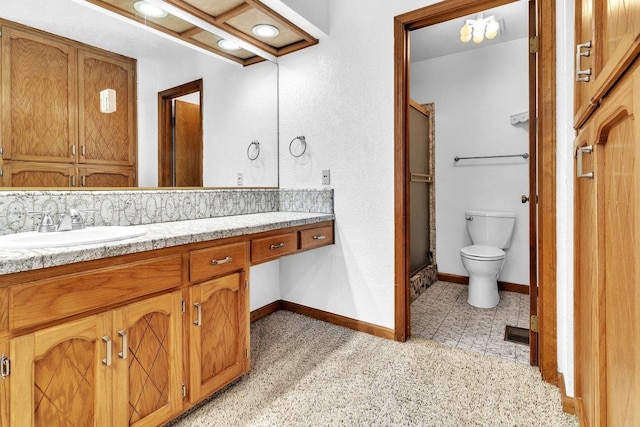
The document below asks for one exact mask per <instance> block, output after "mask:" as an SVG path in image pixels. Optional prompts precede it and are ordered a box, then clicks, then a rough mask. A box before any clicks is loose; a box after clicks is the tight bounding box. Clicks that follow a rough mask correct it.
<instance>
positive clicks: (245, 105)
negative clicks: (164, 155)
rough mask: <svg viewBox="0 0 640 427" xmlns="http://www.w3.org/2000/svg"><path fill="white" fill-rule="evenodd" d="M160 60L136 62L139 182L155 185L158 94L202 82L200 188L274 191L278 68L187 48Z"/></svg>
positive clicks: (151, 58) (276, 157)
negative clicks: (240, 183) (254, 152)
mask: <svg viewBox="0 0 640 427" xmlns="http://www.w3.org/2000/svg"><path fill="white" fill-rule="evenodd" d="M161 56H162V58H161V59H159V60H158V59H155V58H153V57H150V58H149V57H142V58H139V59H138V153H139V164H138V173H139V178H138V184H139V185H140V186H141V187H153V186H156V185H157V184H158V169H157V162H158V149H157V144H158V142H157V141H158V129H157V120H158V119H157V117H158V92H161V91H163V90H165V89H169V88H172V87H175V86H178V85H181V84H183V83H188V82H191V81H194V80H197V79H201V78H202V79H203V87H204V94H203V96H204V101H203V109H202V114H203V121H204V123H203V140H204V165H203V173H204V185H205V186H216V187H234V186H236V177H237V174H238V173H239V172H241V173H243V178H244V186H249V187H250V186H262V187H265V186H267V187H269V186H270V187H276V186H277V185H278V164H277V162H278V155H277V140H278V129H277V108H278V99H277V78H278V72H277V65H276V64H273V63H271V62H263V63H260V64H256V65H252V66H251V67H241V66H239V65H235V64H228V63H226V62H223V61H220V60H219V59H216V58H213V57H210V56H208V55H205V54H202V53H199V52H195V51H193V50H191V49H188V48H182V49H175V50H173V51H171V53H170V54H167V53H165V54H164V55H161ZM253 140H258V141H259V142H260V150H261V151H260V156H259V157H258V158H257V159H256V160H254V161H250V160H249V159H248V157H247V147H248V145H249V144H250V143H251V141H253Z"/></svg>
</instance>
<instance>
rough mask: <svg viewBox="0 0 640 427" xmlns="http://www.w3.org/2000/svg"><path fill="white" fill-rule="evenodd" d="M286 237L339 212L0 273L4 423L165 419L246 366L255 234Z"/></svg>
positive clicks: (325, 228)
mask: <svg viewBox="0 0 640 427" xmlns="http://www.w3.org/2000/svg"><path fill="white" fill-rule="evenodd" d="M283 235H284V236H288V237H290V236H294V240H293V242H294V243H293V244H292V245H291V246H292V247H293V248H294V249H295V251H301V250H306V249H310V248H311V247H315V246H314V245H317V244H318V241H320V242H322V243H321V244H331V243H333V222H326V223H321V224H318V225H315V226H302V227H292V228H289V229H284V230H281V231H280V232H275V231H274V232H268V233H260V234H257V235H249V236H240V237H234V238H229V239H225V240H224V241H222V243H221V242H220V241H211V242H201V243H193V244H188V245H184V246H177V247H172V248H165V249H158V250H154V251H149V252H143V253H138V254H130V255H124V256H121V257H118V258H104V259H99V260H95V261H87V262H82V263H78V264H69V265H64V266H59V267H53V268H50V269H40V270H33V271H28V272H24V273H15V274H11V275H8V276H3V281H2V284H0V374H7V375H6V378H3V379H2V380H0V425H2V426H5V425H7V426H11V427H14V426H29V427H31V426H58V425H60V426H61V425H74V426H82V425H87V426H107V427H111V426H143V425H162V424H164V423H166V422H168V421H170V420H171V419H173V418H175V417H176V416H177V415H178V414H180V413H181V412H184V411H185V410H187V409H188V408H190V407H191V406H193V405H194V404H195V403H197V402H200V401H202V400H203V399H205V398H207V397H208V396H210V395H211V394H213V393H214V392H216V391H217V390H219V389H221V388H222V387H224V386H225V385H227V384H229V383H230V382H232V381H234V380H235V379H237V378H238V377H240V376H241V375H243V374H244V373H246V372H247V371H248V370H249V368H250V336H249V323H250V313H249V263H250V248H251V241H252V238H253V237H255V238H256V239H264V238H273V237H278V238H280V237H281V236H283ZM314 236H316V237H318V236H324V238H316V239H314V238H313V237H314ZM276 240H278V239H276ZM301 241H302V242H305V241H309V242H311V243H309V244H303V246H302V247H300V243H299V242H301ZM5 356H6V357H7V360H8V361H9V362H7V365H6V366H3V365H2V361H3V360H4V359H2V358H3V357H5ZM7 366H10V370H9V372H7V369H6V367H7Z"/></svg>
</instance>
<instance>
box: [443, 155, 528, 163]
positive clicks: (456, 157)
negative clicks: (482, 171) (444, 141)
mask: <svg viewBox="0 0 640 427" xmlns="http://www.w3.org/2000/svg"><path fill="white" fill-rule="evenodd" d="M503 157H522V158H523V159H528V158H529V153H522V154H504V155H501V156H500V155H498V156H473V157H458V156H455V157H454V158H453V161H454V162H457V161H458V160H468V159H498V158H503Z"/></svg>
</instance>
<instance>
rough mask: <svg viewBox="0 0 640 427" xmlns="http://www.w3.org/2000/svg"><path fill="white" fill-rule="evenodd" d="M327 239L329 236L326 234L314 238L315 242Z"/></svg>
mask: <svg viewBox="0 0 640 427" xmlns="http://www.w3.org/2000/svg"><path fill="white" fill-rule="evenodd" d="M326 238H327V236H325V235H324V234H319V235H317V236H313V240H324V239H326Z"/></svg>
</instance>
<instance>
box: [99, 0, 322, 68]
mask: <svg viewBox="0 0 640 427" xmlns="http://www.w3.org/2000/svg"><path fill="white" fill-rule="evenodd" d="M87 1H89V2H90V3H93V4H95V5H97V6H100V7H102V8H104V9H107V10H110V11H112V12H116V13H118V14H120V15H123V16H125V17H127V18H129V19H133V20H135V21H138V22H139V23H141V24H143V25H147V26H149V27H152V28H154V29H156V30H159V31H162V32H164V33H166V34H169V35H171V36H173V37H176V38H179V39H181V40H183V41H186V42H188V43H191V44H193V45H195V46H198V47H200V48H202V49H205V50H208V51H210V52H213V53H215V54H217V55H220V56H222V57H225V58H227V59H230V60H232V61H235V62H238V63H240V64H243V65H250V64H254V63H256V62H261V61H263V60H264V59H263V58H262V57H261V56H260V51H262V52H263V53H262V55H263V56H266V57H269V55H272V56H274V57H278V56H282V55H285V54H287V53H291V52H295V51H296V50H299V49H303V48H305V47H309V46H313V45H315V44H317V43H318V40H317V39H315V38H313V37H312V36H311V35H309V34H308V33H306V32H305V31H303V30H302V29H301V28H299V27H297V26H296V25H294V24H292V23H291V22H289V21H288V20H287V19H285V18H284V17H282V16H281V15H279V14H278V13H276V12H274V11H273V10H271V9H270V8H268V7H267V6H265V5H264V4H262V3H261V2H260V1H258V0H163V1H164V2H165V3H166V4H168V5H169V6H173V7H175V8H177V9H179V10H180V13H178V12H175V13H176V14H178V15H179V16H181V18H179V17H177V16H174V15H172V14H168V15H167V16H165V17H162V18H151V17H149V16H145V15H144V14H141V13H140V12H139V11H137V10H136V9H135V8H134V3H135V2H136V0H87ZM168 8H169V7H168ZM190 17H192V18H196V19H190ZM182 18H184V19H182ZM198 20H200V21H204V22H205V23H206V24H207V25H209V27H207V25H203V24H201V23H198ZM189 21H191V22H194V23H196V24H198V25H199V26H196V25H194V24H192V23H191V22H189ZM259 24H268V25H272V26H274V27H276V28H277V29H278V30H279V33H278V35H276V36H275V37H272V38H268V37H260V36H257V35H255V34H254V33H253V31H252V30H253V27H255V26H256V25H259ZM200 27H204V28H200ZM212 27H215V28H213V29H212ZM215 29H219V30H222V32H219V33H218V34H215V33H216V31H214V30H215ZM225 32H226V33H227V35H226V36H224V37H227V38H230V39H231V40H232V41H236V42H238V41H240V42H245V43H248V44H249V45H251V46H254V47H255V48H257V49H252V48H251V47H246V49H237V50H225V49H222V48H221V47H219V46H218V42H219V41H220V40H221V39H222V37H221V35H220V34H224V33H225ZM229 35H230V36H231V37H229ZM234 38H235V40H234ZM264 52H266V54H267V55H265V54H264Z"/></svg>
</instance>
